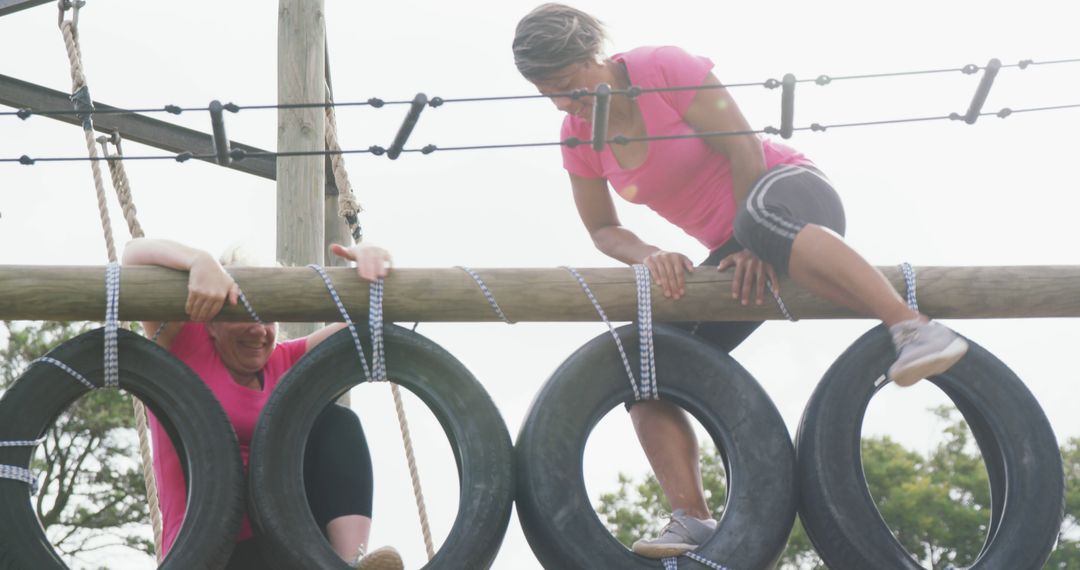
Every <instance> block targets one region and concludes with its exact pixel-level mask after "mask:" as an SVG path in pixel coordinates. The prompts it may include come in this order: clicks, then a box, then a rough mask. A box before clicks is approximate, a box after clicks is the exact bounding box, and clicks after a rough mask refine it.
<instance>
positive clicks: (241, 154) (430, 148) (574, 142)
mask: <svg viewBox="0 0 1080 570" xmlns="http://www.w3.org/2000/svg"><path fill="white" fill-rule="evenodd" d="M1078 108H1080V103H1073V104H1066V105H1048V106H1042V107H1026V108H1021V109H1012V108H1009V107H1004V108H1002V109H1001V110H999V111H984V112H982V113H979V115H978V116H980V117H987V116H996V117H998V118H1002V119H1005V118H1008V117H1009V116H1010V115H1013V114H1017V113H1036V112H1047V111H1060V110H1066V109H1078ZM957 119H963V117H962V116H958V115H956V114H949V115H934V116H929V117H907V118H900V119H883V120H874V121H858V122H850V123H830V124H821V123H811V124H810V125H809V126H804V127H796V128H794V129H793V130H794V131H796V132H805V131H811V132H825V131H828V130H830V129H841V128H849V127H869V126H880V125H894V124H904V123H918V122H932V121H953V120H957ZM779 132H780V130H779V129H777V128H775V127H765V128H763V129H757V130H749V131H708V132H702V133H689V134H685V135H664V136H644V137H626V136H622V135H618V136H615V137H612V138H610V139H608V140H607V141H606V142H607V143H608V144H617V145H626V144H630V143H634V142H651V141H667V140H679V139H701V138H711V137H722V136H741V135H760V134H767V135H776V134H778V133H779ZM588 144H592V140H581V139H579V138H576V137H571V138H568V139H565V140H562V141H554V142H535V143H507V144H480V145H462V146H447V147H440V146H437V145H434V144H429V145H426V146H424V147H421V148H411V149H402V151H401V152H403V153H420V154H432V153H434V152H437V151H439V152H441V151H461V150H494V149H511V148H534V147H545V146H567V147H571V148H573V147H576V146H579V145H588ZM385 152H386V149H385V148H383V147H381V146H378V145H373V146H370V147H368V148H364V149H353V150H309V151H281V152H270V151H263V152H248V151H244V150H243V149H237V148H234V149H232V151H230V156H231V158H232V160H234V161H239V160H243V159H244V158H247V157H288V156H333V155H339V154H340V155H345V154H370V155H373V156H381V155H382V154H384V153H385ZM193 158H194V159H198V160H206V161H214V160H216V158H217V155H216V154H198V155H197V154H193V153H190V152H182V153H180V154H172V155H170V154H166V155H145V156H127V155H124V156H119V155H111V156H94V157H89V156H78V157H56V156H53V157H41V158H33V157H30V156H28V155H25V154H24V155H22V156H20V157H18V158H0V163H19V164H23V165H26V166H30V165H33V164H36V163H38V162H88V161H109V160H175V161H176V162H187V161H189V160H191V159H193Z"/></svg>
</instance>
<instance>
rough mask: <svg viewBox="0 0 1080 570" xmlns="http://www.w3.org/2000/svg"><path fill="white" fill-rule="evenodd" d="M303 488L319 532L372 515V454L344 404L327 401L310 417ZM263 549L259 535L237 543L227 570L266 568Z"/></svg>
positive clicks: (351, 414)
mask: <svg viewBox="0 0 1080 570" xmlns="http://www.w3.org/2000/svg"><path fill="white" fill-rule="evenodd" d="M304 491H305V493H306V494H307V500H308V505H309V506H310V507H311V514H312V515H313V516H314V517H315V522H316V523H318V525H319V528H320V529H322V530H323V531H324V532H325V531H326V525H327V523H329V522H330V521H332V520H334V519H336V518H338V517H342V516H346V515H362V516H365V517H371V506H372V472H371V454H370V452H369V451H368V446H367V440H366V439H365V438H364V429H363V428H362V427H361V426H360V418H358V417H356V414H354V413H353V412H352V410H350V409H349V408H346V407H343V406H339V405H337V404H334V403H331V404H330V405H329V406H327V407H326V409H324V410H323V411H322V413H321V414H319V417H318V418H316V419H315V425H314V426H312V428H311V434H310V435H308V440H307V447H306V449H305V451H304ZM265 552H266V549H265V548H264V547H263V545H262V543H261V539H260V538H258V537H255V538H251V539H248V540H244V541H242V542H238V543H237V544H236V549H235V550H233V555H232V557H231V558H230V559H229V565H228V566H227V567H226V569H227V570H248V569H252V570H254V569H262V568H265V567H266V566H267V563H266V561H265V559H264V558H263V554H264V553H265Z"/></svg>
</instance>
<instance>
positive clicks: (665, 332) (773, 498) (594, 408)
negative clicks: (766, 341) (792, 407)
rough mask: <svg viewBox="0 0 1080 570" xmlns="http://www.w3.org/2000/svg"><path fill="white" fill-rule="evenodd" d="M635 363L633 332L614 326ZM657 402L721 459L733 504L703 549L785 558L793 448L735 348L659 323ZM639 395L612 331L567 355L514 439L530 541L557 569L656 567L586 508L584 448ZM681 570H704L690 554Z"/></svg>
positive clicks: (765, 561)
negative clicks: (668, 405) (696, 428)
mask: <svg viewBox="0 0 1080 570" xmlns="http://www.w3.org/2000/svg"><path fill="white" fill-rule="evenodd" d="M617 332H618V334H619V336H620V338H621V339H622V342H623V346H624V347H626V351H627V355H628V356H631V355H633V357H632V359H631V362H630V366H631V367H632V368H633V370H634V371H635V374H636V371H637V370H640V367H639V365H638V359H637V358H636V356H637V355H638V348H637V345H638V342H637V333H636V330H634V328H632V327H629V326H628V327H622V328H620V329H618V330H617ZM653 342H654V345H655V349H656V369H657V374H658V378H659V381H658V384H659V389H660V395H661V397H662V398H663V399H664V400H667V401H670V402H674V403H675V404H678V405H679V406H682V407H683V408H684V409H686V410H687V411H689V412H690V413H691V414H693V416H694V417H695V418H697V420H698V421H700V422H701V424H702V425H703V426H704V427H705V429H706V430H708V432H709V434H710V435H711V436H712V438H713V441H714V442H715V443H716V446H717V448H718V449H719V450H720V453H721V454H722V456H723V458H724V466H725V469H726V471H727V474H728V482H729V485H728V498H727V505H726V507H725V510H724V513H723V517H722V518H721V519H720V521H719V526H718V528H717V532H716V534H714V535H713V537H712V538H711V539H710V540H709V541H708V542H706V543H705V544H704V545H702V547H701V548H699V549H698V550H697V551H696V552H697V553H698V554H700V555H702V556H704V557H706V558H708V559H710V560H713V561H714V562H717V563H719V564H722V565H724V566H728V567H730V568H738V569H755V570H759V569H764V568H770V567H772V566H773V565H774V564H775V563H776V561H777V560H778V559H779V557H780V555H781V554H782V552H783V550H784V546H785V544H786V543H787V538H788V535H789V534H790V533H791V527H792V525H793V524H794V522H795V509H796V506H797V498H796V484H795V452H794V449H793V447H792V444H791V436H790V435H789V433H788V430H787V427H786V426H785V425H784V421H783V419H782V418H781V417H780V413H779V411H778V410H777V409H776V406H774V405H773V402H772V400H770V399H769V397H768V395H767V394H766V393H765V391H764V390H763V389H762V388H761V386H760V385H759V384H758V383H757V382H756V381H755V380H754V378H753V377H752V376H750V373H748V372H747V371H746V370H745V369H743V368H742V367H741V366H739V364H738V363H737V362H735V361H734V360H733V359H732V358H731V357H730V356H729V355H728V354H727V353H724V352H722V351H720V350H717V349H716V348H715V347H713V346H712V345H709V344H707V343H705V342H703V341H701V340H700V339H697V338H695V337H693V336H691V335H690V334H688V333H686V332H683V331H681V330H677V329H675V328H672V327H668V326H661V325H658V326H656V327H655V330H654V336H653ZM632 399H633V394H632V391H631V387H630V381H629V379H628V378H627V377H626V371H625V368H624V367H623V364H622V360H621V359H620V357H619V354H618V351H617V349H616V347H615V343H614V342H613V341H612V339H611V336H610V335H609V334H608V333H604V334H602V335H600V336H598V337H596V338H595V339H593V340H591V341H589V342H588V343H587V344H585V346H583V347H581V348H580V349H578V350H577V351H576V352H575V353H574V354H572V355H571V356H570V358H568V359H567V360H566V361H565V362H564V363H563V364H562V365H561V366H559V368H558V369H557V370H556V371H555V373H554V374H553V375H552V376H551V378H550V379H549V380H548V381H547V383H546V384H544V386H543V388H541V390H540V392H539V393H538V394H537V396H536V398H535V399H534V400H533V403H532V406H531V408H530V410H529V414H528V416H527V417H526V419H525V422H524V424H523V425H522V427H521V432H520V433H519V434H518V438H517V443H516V446H515V452H516V455H517V505H518V518H519V519H520V520H521V526H522V528H523V530H524V531H525V537H526V538H527V539H528V541H529V545H530V546H531V547H532V550H533V553H534V554H535V555H536V557H537V559H539V560H540V563H541V564H543V565H544V567H545V568H552V569H570V568H583V569H590V570H591V569H596V568H620V569H634V568H642V569H644V568H651V569H655V568H658V567H659V562H658V561H656V560H650V559H647V558H644V557H641V556H638V555H636V554H634V553H632V552H631V551H630V550H628V549H627V548H626V547H625V546H623V545H622V544H620V543H619V542H618V541H617V540H615V538H614V537H613V536H612V535H611V533H610V532H609V531H608V530H607V529H606V528H605V527H604V525H603V523H601V522H600V519H599V517H598V516H597V515H596V512H595V511H594V510H593V507H592V505H590V503H589V497H588V494H587V492H586V489H585V482H584V478H583V475H582V462H583V456H584V452H585V443H586V440H587V439H588V436H589V433H590V432H591V431H592V429H593V428H594V427H595V426H596V423H597V422H599V421H600V419H601V418H602V417H603V416H604V415H605V414H606V413H607V412H608V411H609V410H611V409H612V408H613V407H615V406H617V405H619V404H621V403H623V402H627V401H630V400H632ZM679 568H704V566H701V565H700V564H698V563H697V562H693V561H691V560H689V559H688V558H685V557H680V558H679Z"/></svg>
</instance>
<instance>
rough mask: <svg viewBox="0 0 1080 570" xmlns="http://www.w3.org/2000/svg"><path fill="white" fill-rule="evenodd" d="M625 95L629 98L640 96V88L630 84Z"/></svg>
mask: <svg viewBox="0 0 1080 570" xmlns="http://www.w3.org/2000/svg"><path fill="white" fill-rule="evenodd" d="M626 96H627V97H629V98H630V99H637V98H638V97H640V96H641V88H640V87H638V86H637V85H631V86H630V87H627V88H626Z"/></svg>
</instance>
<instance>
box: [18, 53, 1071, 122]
mask: <svg viewBox="0 0 1080 570" xmlns="http://www.w3.org/2000/svg"><path fill="white" fill-rule="evenodd" d="M1073 63H1080V58H1066V59H1054V60H1047V61H1034V60H1031V59H1024V60H1021V61H1019V62H1017V63H1012V64H1003V65H1001V67H1003V68H1016V69H1020V70H1024V69H1027V68H1028V67H1030V66H1033V65H1060V64H1073ZM985 69H986V67H985V66H979V65H975V64H968V65H965V66H963V67H948V68H936V69H924V70H915V71H895V72H882V73H865V74H857V75H842V76H837V77H832V76H829V75H818V76H817V77H815V78H814V79H799V80H797V81H796V82H797V83H816V84H818V85H822V86H824V85H828V84H830V83H832V82H835V81H850V80H861V79H881V78H887V77H909V76H916V75H930V74H942V73H956V72H960V73H964V74H966V75H971V74H974V73H978V72H979V71H982V70H985ZM780 85H781V82H780V81H779V80H777V79H766V80H764V81H751V82H745V83H724V84H705V85H680V86H673V87H656V88H647V89H646V88H641V87H636V86H633V85H631V86H630V87H628V88H626V89H612V90H611V93H612V94H618V95H625V96H628V97H631V98H633V97H637V96H639V95H642V94H644V93H664V92H671V91H687V90H700V89H734V88H740V87H755V86H756V87H765V88H767V89H776V88H778V87H780ZM595 94H596V93H595V91H590V90H588V89H578V90H574V91H568V92H562V93H552V94H548V95H542V94H530V95H493V96H481V97H449V98H444V97H432V98H431V100H430V101H428V106H429V107H440V106H442V105H444V104H446V103H476V102H492V101H516V100H526V99H547V98H552V97H568V98H572V99H579V98H581V97H591V96H594V95H595ZM409 104H412V100H410V99H402V100H391V101H385V100H383V99H380V98H378V97H371V98H368V99H367V100H364V101H326V102H319V103H286V104H276V105H274V104H264V105H237V104H236V103H227V104H226V105H224V108H225V110H226V111H229V112H231V113H239V112H240V111H244V110H270V109H310V108H332V107H372V108H376V109H378V108H381V107H384V106H387V105H409ZM208 110H209V109H208V107H206V106H194V107H181V106H178V105H164V106H162V107H144V108H136V109H122V108H110V109H97V110H95V111H94V114H98V115H114V114H151V113H169V114H172V115H180V114H182V113H187V112H201V111H208ZM76 113H77V111H74V110H72V109H49V110H36V109H33V108H29V107H28V108H22V109H18V110H17V111H3V112H0V117H3V116H15V117H19V118H20V119H23V120H26V119H29V118H30V117H32V116H34V115H41V116H61V115H74V114H76Z"/></svg>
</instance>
